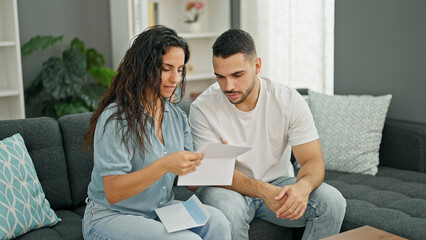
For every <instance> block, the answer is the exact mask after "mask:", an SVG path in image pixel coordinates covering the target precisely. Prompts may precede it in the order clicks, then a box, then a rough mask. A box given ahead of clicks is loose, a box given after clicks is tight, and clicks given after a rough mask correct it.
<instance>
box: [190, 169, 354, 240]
mask: <svg viewBox="0 0 426 240" xmlns="http://www.w3.org/2000/svg"><path fill="white" fill-rule="evenodd" d="M270 183H271V184H273V185H275V186H280V187H283V186H286V185H290V184H294V183H296V178H295V177H291V178H289V177H281V178H278V179H276V180H274V181H272V182H270ZM197 196H198V197H199V198H200V200H201V201H202V202H203V203H204V204H207V205H210V206H213V207H215V208H217V209H219V210H221V211H222V212H223V213H224V214H225V216H226V217H227V218H228V220H229V221H230V222H231V224H232V239H233V240H240V239H244V240H246V239H248V230H249V227H250V226H249V224H250V222H251V221H252V220H253V218H254V217H257V218H260V219H263V220H265V221H268V222H270V223H273V224H276V225H279V226H283V227H289V228H293V227H305V232H304V234H303V238H302V239H304V240H308V239H309V240H310V239H315V240H316V239H321V238H324V237H328V236H332V235H335V234H337V233H339V231H340V227H341V225H342V222H343V218H344V216H345V211H346V200H345V199H344V198H343V196H342V194H341V193H340V192H339V191H338V190H337V189H335V188H334V187H332V186H330V185H328V184H326V183H322V184H321V185H320V186H319V187H318V188H317V189H315V190H314V191H313V192H312V193H311V194H310V196H309V202H308V206H307V208H306V211H305V213H304V215H303V216H302V217H301V218H299V219H298V220H294V221H290V220H288V219H286V220H284V219H280V218H277V217H276V214H275V213H274V212H273V211H272V210H271V209H269V208H268V207H267V206H266V204H265V203H264V202H263V200H262V199H259V198H251V197H245V196H243V195H241V194H240V193H238V192H235V191H231V190H228V189H224V188H220V187H202V188H200V189H199V190H198V191H197Z"/></svg>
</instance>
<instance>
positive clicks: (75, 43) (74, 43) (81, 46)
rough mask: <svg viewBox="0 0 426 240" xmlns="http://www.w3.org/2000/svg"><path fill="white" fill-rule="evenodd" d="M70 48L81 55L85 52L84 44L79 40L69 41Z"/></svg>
mask: <svg viewBox="0 0 426 240" xmlns="http://www.w3.org/2000/svg"><path fill="white" fill-rule="evenodd" d="M70 48H71V49H78V50H79V51H80V52H82V53H84V51H85V50H86V48H85V46H84V42H83V41H81V40H80V39H79V38H74V39H73V40H71V44H70Z"/></svg>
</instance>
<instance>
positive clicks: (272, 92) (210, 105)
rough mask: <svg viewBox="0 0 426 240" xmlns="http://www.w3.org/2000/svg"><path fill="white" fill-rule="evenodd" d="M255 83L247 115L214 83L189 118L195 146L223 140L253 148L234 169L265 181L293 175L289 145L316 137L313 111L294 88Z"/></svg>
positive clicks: (238, 161) (201, 97)
mask: <svg viewBox="0 0 426 240" xmlns="http://www.w3.org/2000/svg"><path fill="white" fill-rule="evenodd" d="M259 80H260V94H259V98H258V101H257V104H256V107H255V108H254V109H253V110H252V111H249V112H243V111H240V110H238V109H237V108H236V107H235V105H234V104H232V103H231V102H230V101H229V100H228V98H227V97H226V96H225V95H224V94H223V92H222V91H221V89H220V87H219V85H218V84H217V83H215V84H213V85H212V86H210V87H209V88H208V89H207V90H206V91H204V92H203V93H202V94H201V95H200V96H198V97H197V99H196V100H195V101H194V102H193V103H192V105H191V110H190V114H189V123H190V126H191V130H192V136H193V142H194V148H195V150H197V149H199V148H200V147H201V146H203V145H205V144H207V143H210V142H216V143H219V142H222V141H228V144H231V145H237V146H245V147H252V149H251V150H250V151H248V152H246V153H244V154H243V155H241V156H239V157H238V159H237V161H236V166H235V168H236V169H238V170H240V171H241V172H243V173H245V174H247V175H248V176H249V177H252V178H255V179H259V180H263V181H266V182H269V181H272V180H274V179H277V178H279V177H282V176H289V177H293V176H294V171H293V167H292V164H291V162H290V155H291V146H296V145H300V144H304V143H307V142H310V141H313V140H316V139H318V132H317V129H316V127H315V124H314V121H313V117H312V114H311V111H310V109H309V107H308V104H307V103H306V101H305V99H304V98H303V97H302V96H301V95H300V94H299V93H298V92H297V91H296V90H295V89H292V88H290V87H288V86H287V85H285V84H283V83H279V82H273V81H270V80H268V79H262V78H259Z"/></svg>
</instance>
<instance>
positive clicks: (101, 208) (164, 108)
mask: <svg viewBox="0 0 426 240" xmlns="http://www.w3.org/2000/svg"><path fill="white" fill-rule="evenodd" d="M189 55H190V53H189V49H188V45H187V43H186V42H185V41H184V40H183V39H182V38H180V37H179V36H177V34H176V32H175V31H174V30H172V29H169V28H166V27H164V26H155V27H152V28H150V29H148V30H146V31H144V32H142V33H141V34H140V35H139V36H138V37H137V38H136V39H135V41H134V42H133V44H132V46H131V47H130V48H129V50H128V51H127V53H126V55H125V57H124V59H123V61H122V62H121V63H120V66H119V68H118V70H117V75H116V76H115V77H114V79H113V81H112V84H111V88H110V89H109V91H108V92H107V94H106V95H105V96H104V98H103V100H102V102H101V103H100V105H99V108H98V109H97V110H96V111H95V112H94V113H93V115H92V118H91V120H90V125H89V129H88V131H87V132H86V135H85V144H86V147H93V149H94V168H93V172H92V178H91V182H90V184H89V187H88V196H89V198H88V200H87V207H86V211H85V214H84V218H83V235H84V237H85V238H86V239H92V238H94V239H97V238H102V237H105V238H114V239H137V238H141V236H144V237H146V239H199V238H203V239H230V238H231V237H232V239H248V228H249V224H250V222H251V221H252V220H253V218H254V217H258V218H261V219H264V220H266V221H268V222H271V223H274V224H277V225H281V226H286V227H305V232H304V234H303V239H320V238H323V237H327V236H331V235H334V234H337V233H339V231H340V227H341V224H342V221H343V218H344V215H345V207H346V202H345V199H344V198H343V197H342V195H341V194H340V192H338V191H337V190H336V189H335V188H333V187H331V186H330V185H327V184H325V183H322V181H323V179H324V172H325V166H324V160H323V157H322V153H321V147H320V143H319V140H318V133H317V130H316V128H315V124H314V121H313V117H312V114H311V112H310V110H309V107H308V105H307V103H306V101H305V100H304V99H303V97H302V96H301V95H300V94H298V93H297V92H296V90H294V89H291V88H289V87H287V86H285V85H283V84H279V83H276V82H271V81H269V80H267V79H262V78H259V77H257V75H258V74H259V71H260V68H261V60H260V58H258V57H257V56H256V50H255V45H254V42H253V39H252V38H251V37H250V35H249V34H248V33H246V32H244V31H242V30H234V29H232V30H228V31H226V32H225V33H223V34H222V35H221V36H220V37H219V38H218V39H217V40H216V42H215V43H214V45H213V66H214V72H215V75H216V78H217V82H218V84H215V85H212V86H211V87H210V88H209V89H207V90H206V91H205V92H204V93H203V94H202V95H200V96H199V97H198V98H197V100H196V101H195V102H194V103H193V104H192V106H191V111H190V116H189V123H190V126H189V125H188V120H187V117H186V114H185V113H184V112H183V111H182V110H180V109H179V108H178V107H176V106H175V105H173V104H171V103H170V100H171V99H173V97H172V96H173V95H174V92H175V89H176V87H177V86H179V87H180V88H181V89H182V90H183V88H184V85H185V84H184V80H185V64H186V63H187V61H188V59H189ZM183 92H184V91H181V93H183ZM181 97H182V96H181ZM191 132H192V133H191ZM209 142H217V143H220V142H222V143H230V144H234V145H241V146H250V147H252V150H250V152H248V153H247V154H244V155H242V156H241V157H240V158H238V160H237V162H236V170H235V172H234V176H233V182H232V185H231V186H220V187H201V188H196V187H191V190H193V191H196V194H197V196H198V197H199V198H200V199H201V201H202V202H203V203H205V204H206V208H207V209H208V211H209V212H210V214H211V218H210V219H209V221H208V222H207V224H206V225H204V226H201V227H196V228H192V229H189V230H184V231H179V232H174V233H167V231H166V230H165V228H164V227H163V225H162V223H161V222H160V221H159V219H158V218H157V216H156V214H155V211H154V209H156V208H158V207H162V206H167V205H170V204H172V202H173V201H174V199H173V192H172V186H173V183H174V179H175V177H176V175H184V174H187V173H190V172H192V171H196V168H197V166H199V165H200V164H202V158H203V155H202V154H200V153H195V152H193V150H194V149H193V146H194V147H195V149H198V148H199V147H200V146H201V145H204V144H206V143H209ZM289 146H291V148H290V147H289ZM291 150H292V151H293V154H294V156H295V158H296V159H297V161H298V163H299V164H300V166H301V168H300V171H299V172H298V174H297V177H294V171H293V166H292V164H291V162H290V152H291ZM207 205H208V206H207Z"/></svg>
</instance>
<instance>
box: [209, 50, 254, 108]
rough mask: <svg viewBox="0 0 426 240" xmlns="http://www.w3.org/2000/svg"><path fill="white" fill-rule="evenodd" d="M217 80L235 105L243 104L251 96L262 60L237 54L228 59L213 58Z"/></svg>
mask: <svg viewBox="0 0 426 240" xmlns="http://www.w3.org/2000/svg"><path fill="white" fill-rule="evenodd" d="M213 68H214V74H215V75H216V80H217V82H218V83H219V86H220V88H221V90H222V92H223V93H224V94H225V95H226V97H227V98H228V100H229V101H230V102H231V103H233V104H240V103H243V102H244V100H246V98H247V97H248V96H249V95H250V94H251V92H252V90H253V87H254V84H255V81H256V76H257V74H258V73H259V71H260V59H259V58H251V57H246V56H245V55H244V54H242V53H236V54H234V55H231V56H229V57H227V58H222V57H215V56H213Z"/></svg>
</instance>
